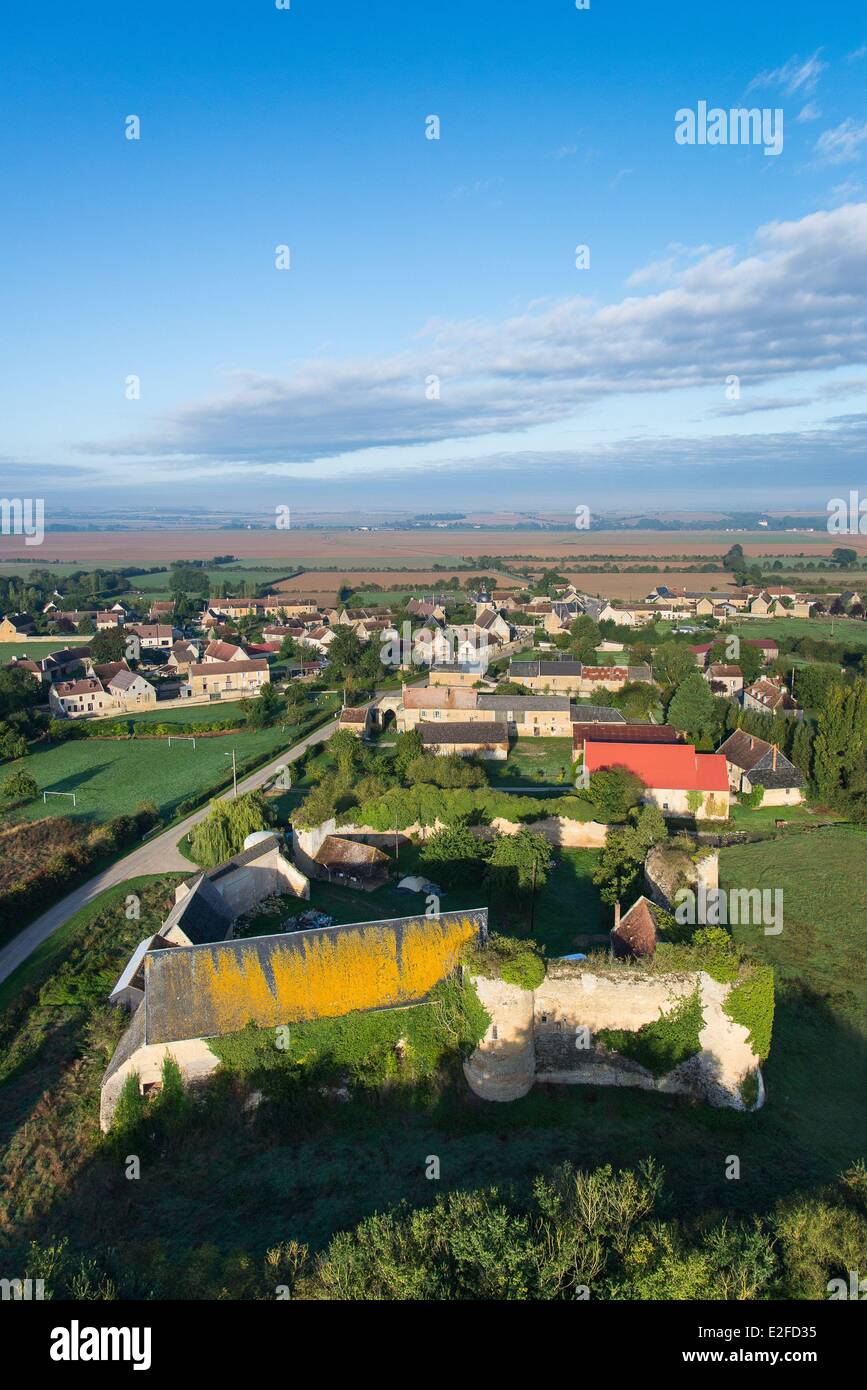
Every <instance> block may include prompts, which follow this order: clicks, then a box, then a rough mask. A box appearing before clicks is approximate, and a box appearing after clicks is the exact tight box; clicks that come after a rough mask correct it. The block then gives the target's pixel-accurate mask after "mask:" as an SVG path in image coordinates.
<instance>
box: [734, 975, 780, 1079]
mask: <svg viewBox="0 0 867 1390" xmlns="http://www.w3.org/2000/svg"><path fill="white" fill-rule="evenodd" d="M745 969H746V973H745V976H744V978H743V979H741V980H740V981H739V982H738V983H737V984H736V985H734V986H733V987H732V989H731V990H730V991H729V994H728V998H727V999H726V1000H725V1003H724V1004H723V1012H724V1013H726V1014H727V1015H728V1017H729V1018H730V1019H731V1020H732V1021H733V1022H734V1023H740V1024H742V1025H743V1027H744V1028H746V1030H747V1032H748V1033H749V1035H750V1046H751V1047H752V1049H753V1052H754V1053H755V1054H756V1056H757V1057H759V1058H760V1059H761V1060H762V1061H764V1060H765V1058H766V1057H767V1056H768V1054H769V1052H770V1050H771V1034H772V1032H773V1027H774V971H773V967H772V966H770V965H760V964H759V963H758V962H751V963H750V964H749V965H747V966H746V968H745Z"/></svg>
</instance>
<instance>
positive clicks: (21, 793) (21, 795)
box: [0, 768, 39, 801]
mask: <svg viewBox="0 0 867 1390" xmlns="http://www.w3.org/2000/svg"><path fill="white" fill-rule="evenodd" d="M0 791H2V795H3V797H4V799H5V800H6V801H32V800H33V797H34V796H36V795H37V794H38V792H39V787H38V786H37V785H36V779H35V777H31V776H30V773H29V772H25V771H24V769H23V768H18V770H17V771H16V772H10V773H9V776H8V777H7V778H6V780H5V781H4V783H3V786H2V788H0Z"/></svg>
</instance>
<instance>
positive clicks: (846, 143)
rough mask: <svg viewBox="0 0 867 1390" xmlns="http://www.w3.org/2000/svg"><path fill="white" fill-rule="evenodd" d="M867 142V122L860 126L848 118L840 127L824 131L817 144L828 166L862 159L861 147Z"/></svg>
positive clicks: (818, 150)
mask: <svg viewBox="0 0 867 1390" xmlns="http://www.w3.org/2000/svg"><path fill="white" fill-rule="evenodd" d="M865 140H867V121H865V122H864V124H863V125H859V124H858V122H857V121H855V120H853V119H852V117H851V116H848V117H847V118H846V120H845V121H841V123H840V125H838V126H834V127H833V129H831V130H823V131H822V134H821V135H820V136H819V138H818V140H817V141H816V144H815V150H816V153H817V154H818V156H819V158H820V159H821V160H823V161H824V162H825V163H826V164H846V163H848V161H849V160H851V159H860V157H861V146H862V145H863V144H864V142H865Z"/></svg>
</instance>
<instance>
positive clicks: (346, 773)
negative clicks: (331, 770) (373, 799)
mask: <svg viewBox="0 0 867 1390" xmlns="http://www.w3.org/2000/svg"><path fill="white" fill-rule="evenodd" d="M325 747H326V748H327V750H328V753H329V755H330V756H331V757H332V758H333V759H334V761H335V762H336V764H337V773H338V776H339V778H340V782H341V784H342V785H343V786H345V787H348V786H349V785H350V783H351V782H352V775H353V773H354V772H355V769H356V768H357V766H358V764H359V762H360V760H361V751H362V750H361V744H360V743H359V741H358V739H357V738H356V736H355V734H353V733H350V731H349V729H337V730H336V731H335V732H334V733H333V734H332V735H331V737H330V739H329V740H328V742H327V743H326V745H325Z"/></svg>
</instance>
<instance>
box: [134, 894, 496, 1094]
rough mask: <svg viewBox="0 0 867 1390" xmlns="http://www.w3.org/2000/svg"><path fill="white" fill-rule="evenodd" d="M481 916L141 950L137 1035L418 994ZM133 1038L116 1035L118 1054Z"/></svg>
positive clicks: (198, 1034) (287, 1019)
mask: <svg viewBox="0 0 867 1390" xmlns="http://www.w3.org/2000/svg"><path fill="white" fill-rule="evenodd" d="M487 919H488V914H487V911H486V910H485V909H484V908H473V909H467V910H465V911H462V912H441V913H440V914H439V915H438V916H436V917H426V916H422V915H419V914H416V915H415V916H413V917H397V918H393V919H391V920H388V921H380V922H353V923H347V924H346V925H342V926H334V927H320V928H314V929H312V930H310V931H293V932H284V933H282V934H280V935H277V936H258V937H251V938H247V939H241V940H238V941H219V942H209V943H206V944H203V945H201V946H192V947H185V948H183V949H181V950H175V951H169V950H167V951H149V952H148V953H147V954H146V956H145V998H144V1002H143V1004H142V1005H141V1007H140V1008H139V1010H138V1011H137V1013H136V1015H135V1018H136V1019H138V1018H139V1017H141V1019H142V1024H141V1025H139V1026H140V1029H142V1030H143V1031H141V1032H140V1033H139V1035H138V1037H139V1041H138V1045H141V1044H142V1043H161V1042H173V1041H178V1040H180V1039H182V1038H208V1037H220V1036H222V1035H224V1034H226V1033H233V1032H237V1031H238V1030H240V1029H241V1028H243V1027H244V1026H245V1025H246V1024H247V1023H258V1024H259V1025H260V1026H263V1027H274V1026H276V1025H277V1024H281V1023H291V1022H294V1021H297V1020H300V1019H308V1018H333V1017H335V1016H338V1015H341V1014H345V1013H348V1012H350V1011H354V1010H356V1009H371V1008H383V1007H388V1006H389V1005H400V1004H410V1003H416V1002H419V1001H421V1000H422V999H424V998H425V997H426V996H427V995H428V994H429V992H430V990H431V989H433V987H434V985H436V984H438V983H439V981H440V980H441V979H444V978H445V977H446V976H447V975H449V974H451V972H452V971H453V970H454V969H455V968H456V966H457V964H458V962H459V959H460V952H461V948H462V946H463V945H464V943H465V942H467V941H470V940H472V939H473V937H482V936H483V935H484V933H485V932H486V930H487ZM134 1021H135V1020H134ZM135 1046H136V1044H135V1043H133V1046H132V1047H130V1046H129V1044H128V1043H127V1035H124V1038H123V1039H122V1040H121V1044H120V1047H121V1048H122V1049H123V1050H124V1052H125V1055H126V1056H127V1057H128V1056H130V1055H131V1053H132V1051H134V1050H135ZM116 1056H117V1054H115V1058H114V1059H112V1063H111V1066H110V1067H109V1073H110V1072H111V1071H112V1070H116V1066H115V1060H116Z"/></svg>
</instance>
